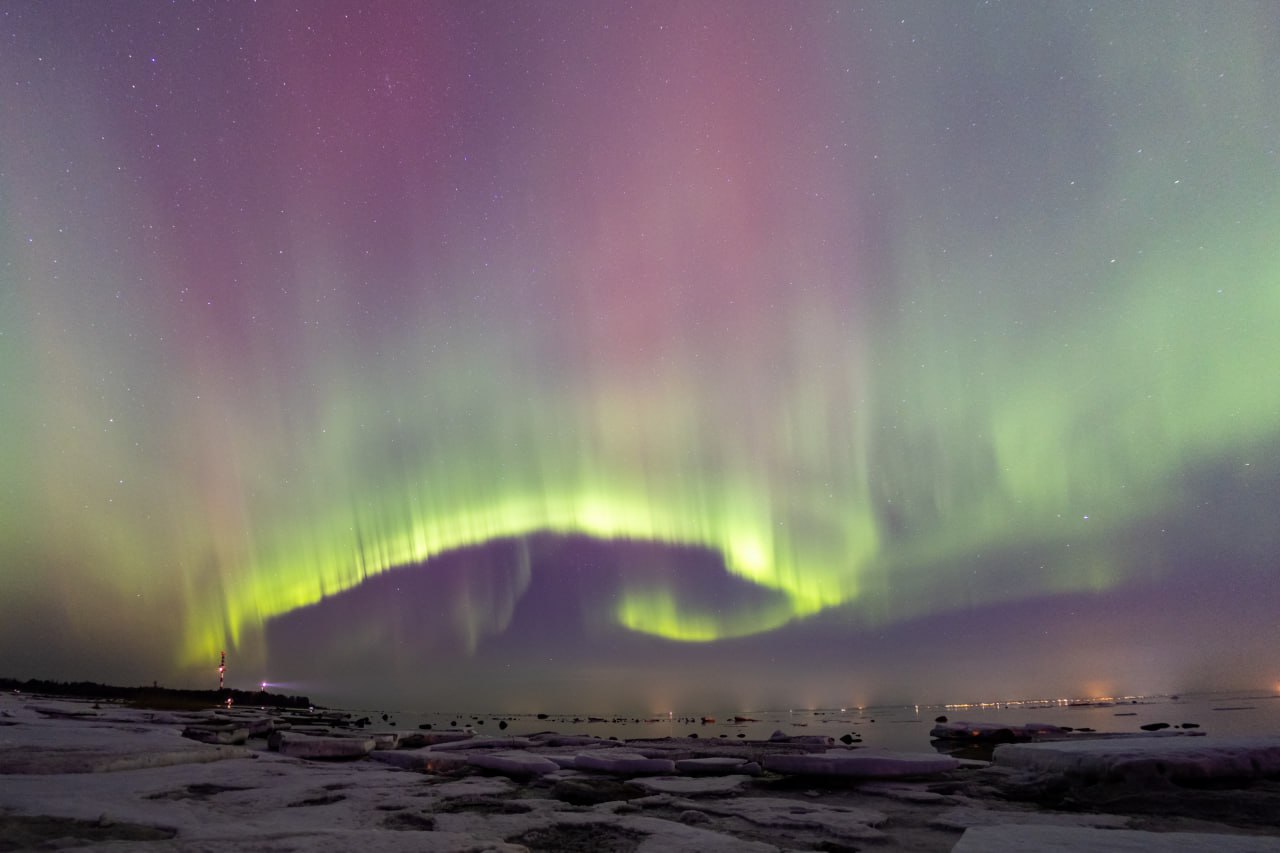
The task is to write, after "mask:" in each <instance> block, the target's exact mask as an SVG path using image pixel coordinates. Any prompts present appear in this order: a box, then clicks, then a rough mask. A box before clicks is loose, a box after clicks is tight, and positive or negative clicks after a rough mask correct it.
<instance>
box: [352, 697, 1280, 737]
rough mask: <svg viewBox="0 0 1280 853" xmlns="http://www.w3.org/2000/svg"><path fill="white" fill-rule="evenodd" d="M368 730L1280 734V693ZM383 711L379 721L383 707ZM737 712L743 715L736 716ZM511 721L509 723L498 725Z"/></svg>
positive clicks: (596, 716) (410, 722) (469, 716)
mask: <svg viewBox="0 0 1280 853" xmlns="http://www.w3.org/2000/svg"><path fill="white" fill-rule="evenodd" d="M356 713H357V715H358V716H368V717H369V718H370V720H371V722H372V728H374V729H382V728H386V727H388V726H389V725H390V723H392V722H394V723H395V724H396V728H398V729H400V730H417V729H418V728H419V727H420V726H430V727H431V729H433V730H439V729H449V728H464V727H465V728H470V729H472V730H474V731H475V732H476V733H477V734H485V735H529V734H535V733H537V732H547V731H554V732H558V733H560V734H576V735H589V736H593V737H599V738H610V737H612V738H617V739H618V740H635V739H640V738H665V737H689V736H691V735H697V737H699V738H708V739H716V740H741V739H749V740H767V739H768V738H769V737H770V736H771V735H772V734H773V733H774V732H778V731H781V732H783V733H784V734H788V735H825V736H827V737H831V738H837V739H838V738H840V737H842V736H843V735H852V736H853V737H854V738H857V739H860V740H861V745H862V746H868V747H881V748H884V749H893V750H904V751H912V752H919V751H931V750H932V749H933V747H932V746H931V738H930V737H929V731H930V730H931V729H932V728H933V727H934V725H936V720H937V718H938V717H942V716H945V717H946V718H947V719H948V720H950V721H952V722H956V721H965V722H984V723H1000V724H1005V725H1010V726H1014V725H1024V724H1027V723H1048V724H1051V725H1056V726H1063V727H1070V728H1072V729H1077V730H1078V729H1085V728H1088V729H1093V730H1095V731H1098V732H1128V733H1141V732H1142V728H1141V727H1142V726H1143V725H1147V724H1152V723H1167V724H1168V725H1169V726H1170V727H1171V728H1174V729H1180V730H1183V729H1181V727H1182V726H1183V725H1184V724H1193V725H1192V726H1189V727H1187V728H1186V729H1185V730H1186V731H1194V732H1197V733H1200V732H1202V733H1204V734H1205V735H1207V736H1210V737H1212V736H1214V735H1218V736H1227V735H1280V695H1272V694H1265V693H1260V692H1225V693H1200V694H1182V695H1179V696H1146V697H1126V698H1122V699H1120V698H1117V699H1108V700H1098V701H1089V702H1080V701H1076V702H1068V701H1067V700H1043V701H1026V700H1023V701H1014V702H992V703H981V704H971V705H895V706H881V707H867V708H853V707H848V708H782V709H778V708H773V709H758V710H752V709H734V710H728V711H726V710H723V709H712V710H706V711H704V710H702V709H697V710H685V711H671V712H668V713H666V714H657V715H654V714H612V713H600V712H589V711H582V712H570V713H564V712H556V713H547V714H546V716H545V718H539V716H538V715H537V714H535V713H526V714H502V713H499V714H488V713H482V712H476V711H469V712H452V711H412V712H406V711H384V710H377V711H366V710H362V711H359V712H356ZM384 713H385V714H386V715H387V719H386V720H383V719H382V715H383V714H384ZM736 718H740V719H736ZM503 723H505V724H506V725H505V726H503V725H502V724H503Z"/></svg>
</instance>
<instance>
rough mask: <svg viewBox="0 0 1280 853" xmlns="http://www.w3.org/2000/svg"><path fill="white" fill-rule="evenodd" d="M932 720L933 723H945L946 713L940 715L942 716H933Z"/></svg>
mask: <svg viewBox="0 0 1280 853" xmlns="http://www.w3.org/2000/svg"><path fill="white" fill-rule="evenodd" d="M933 721H934V722H935V723H945V722H946V721H947V715H946V714H943V715H942V716H940V717H934V718H933Z"/></svg>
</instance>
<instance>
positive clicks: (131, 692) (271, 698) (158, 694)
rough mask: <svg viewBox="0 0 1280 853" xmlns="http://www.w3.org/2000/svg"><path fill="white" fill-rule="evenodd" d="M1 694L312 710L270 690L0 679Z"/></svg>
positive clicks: (168, 706)
mask: <svg viewBox="0 0 1280 853" xmlns="http://www.w3.org/2000/svg"><path fill="white" fill-rule="evenodd" d="M0 690H4V691H5V692H14V691H16V692H21V693H38V694H43V695H47V696H64V697H70V698H76V699H107V700H114V701H121V702H128V703H129V704H131V705H134V706H137V707H142V708H157V709H164V710H177V709H186V708H208V707H213V706H215V705H225V704H226V702H227V700H228V699H230V700H231V702H232V704H233V705H249V706H263V705H265V706H270V707H273V708H311V707H314V706H313V705H312V704H311V700H310V699H309V698H308V697H306V696H286V695H284V694H282V693H271V692H269V691H267V690H237V689H234V688H225V689H223V690H190V689H183V688H173V687H161V686H159V685H158V684H153V685H151V686H150V687H122V686H119V685H115V684H99V683H97V682H95V681H48V680H45V679H39V678H29V679H27V680H26V681H20V680H18V679H16V678H0Z"/></svg>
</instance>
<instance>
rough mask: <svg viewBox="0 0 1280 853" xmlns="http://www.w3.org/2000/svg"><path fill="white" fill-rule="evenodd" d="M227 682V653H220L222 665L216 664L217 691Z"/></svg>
mask: <svg viewBox="0 0 1280 853" xmlns="http://www.w3.org/2000/svg"><path fill="white" fill-rule="evenodd" d="M226 681H227V653H226V652H223V653H222V663H220V664H218V690H219V691H221V690H222V689H223V687H224V686H225V685H226Z"/></svg>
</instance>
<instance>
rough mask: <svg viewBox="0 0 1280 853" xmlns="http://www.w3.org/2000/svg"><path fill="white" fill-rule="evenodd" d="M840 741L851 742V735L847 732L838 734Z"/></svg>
mask: <svg viewBox="0 0 1280 853" xmlns="http://www.w3.org/2000/svg"><path fill="white" fill-rule="evenodd" d="M840 742H841V743H843V744H851V743H853V735H849V734H845V735H840Z"/></svg>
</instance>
